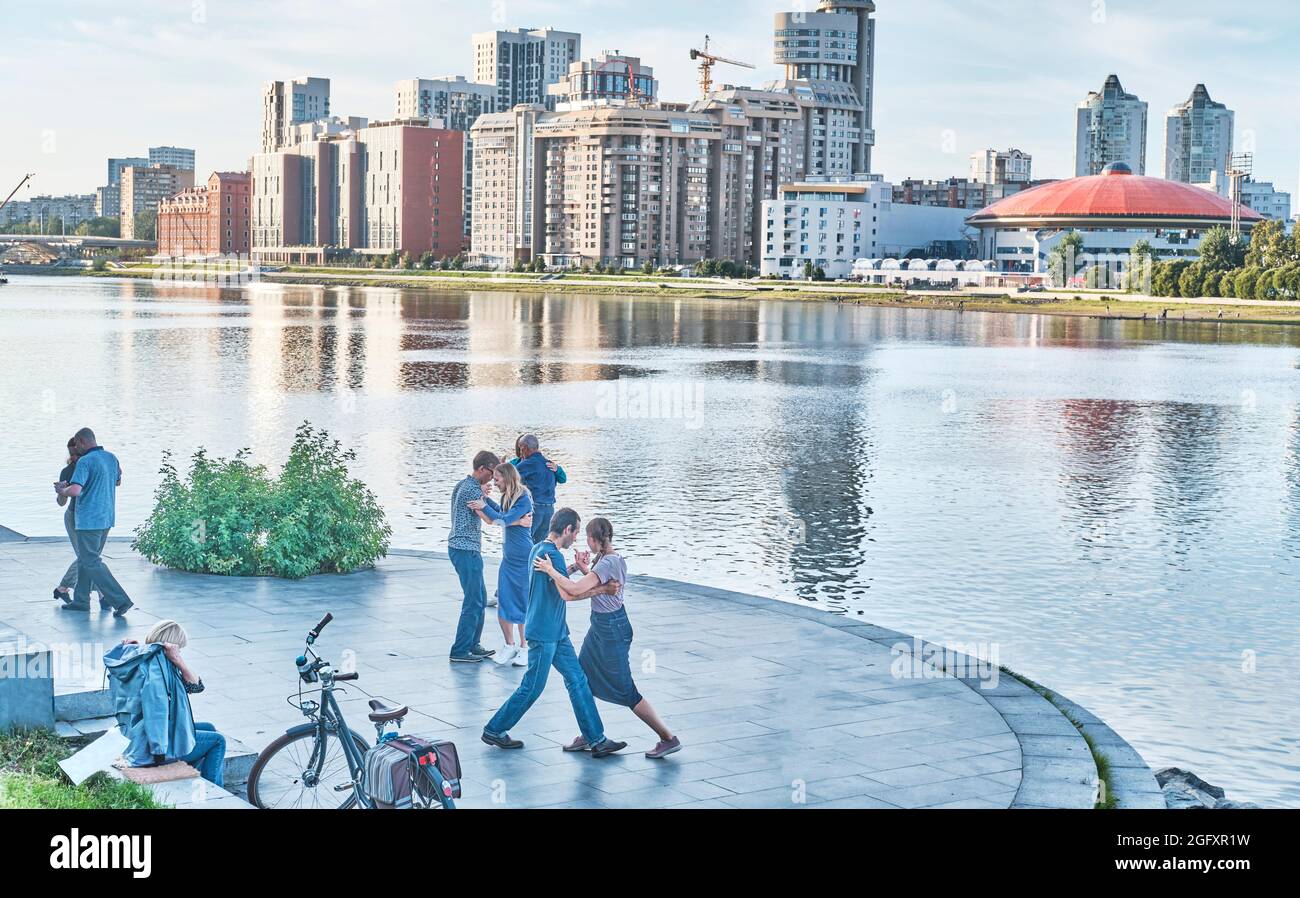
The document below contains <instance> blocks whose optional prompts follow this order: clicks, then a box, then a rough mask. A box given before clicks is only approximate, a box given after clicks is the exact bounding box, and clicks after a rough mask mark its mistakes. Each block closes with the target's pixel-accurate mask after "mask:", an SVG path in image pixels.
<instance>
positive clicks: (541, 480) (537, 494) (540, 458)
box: [515, 452, 563, 632]
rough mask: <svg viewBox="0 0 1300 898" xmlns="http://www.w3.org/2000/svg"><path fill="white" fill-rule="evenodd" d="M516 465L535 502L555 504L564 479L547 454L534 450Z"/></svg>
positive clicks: (520, 477)
mask: <svg viewBox="0 0 1300 898" xmlns="http://www.w3.org/2000/svg"><path fill="white" fill-rule="evenodd" d="M515 467H517V468H518V469H519V479H520V480H522V481H523V482H524V486H526V487H528V492H530V493H532V494H533V502H534V503H536V504H537V505H554V504H555V484H557V483H562V482H563V481H561V480H560V479H559V477H558V476H557V475H556V472H554V471H552V470H551V469H550V468H548V467H546V456H545V455H542V453H540V452H534V453H533V454H532V455H530V456H528V457H527V458H521V459H519V461H518V463H517V464H516V465H515ZM525 632H526V631H525Z"/></svg>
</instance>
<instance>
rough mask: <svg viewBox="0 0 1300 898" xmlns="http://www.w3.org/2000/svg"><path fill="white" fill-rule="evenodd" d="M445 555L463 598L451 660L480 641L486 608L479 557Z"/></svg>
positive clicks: (463, 551) (473, 554)
mask: <svg viewBox="0 0 1300 898" xmlns="http://www.w3.org/2000/svg"><path fill="white" fill-rule="evenodd" d="M447 555H448V556H449V557H450V558H451V566H452V567H454V568H455V569H456V576H457V577H459V578H460V589H461V592H462V593H464V594H465V598H464V600H462V602H461V605H460V623H458V624H457V625H456V640H455V642H453V643H452V644H451V656H452V657H453V658H463V657H465V656H466V655H468V654H469V653H470V652H471V651H472V650H473V649H474V648H475V647H476V646H478V644H479V640H480V639H482V638H483V611H484V609H485V608H487V584H485V583H484V582H483V556H482V555H481V554H479V553H478V552H471V551H469V550H468V549H448V550H447Z"/></svg>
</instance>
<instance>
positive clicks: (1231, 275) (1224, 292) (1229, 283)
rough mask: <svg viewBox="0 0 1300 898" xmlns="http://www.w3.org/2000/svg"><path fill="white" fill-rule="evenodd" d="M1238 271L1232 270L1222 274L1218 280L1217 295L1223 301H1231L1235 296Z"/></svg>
mask: <svg viewBox="0 0 1300 898" xmlns="http://www.w3.org/2000/svg"><path fill="white" fill-rule="evenodd" d="M1239 273H1240V272H1239V270H1238V269H1236V268H1234V269H1232V270H1231V271H1225V272H1223V274H1222V276H1221V277H1220V278H1219V295H1220V296H1222V297H1223V298H1224V299H1232V298H1233V297H1235V296H1236V295H1237V275H1238V274H1239Z"/></svg>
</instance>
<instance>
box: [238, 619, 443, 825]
mask: <svg viewBox="0 0 1300 898" xmlns="http://www.w3.org/2000/svg"><path fill="white" fill-rule="evenodd" d="M333 619H334V615H332V614H329V613H326V615H325V616H324V617H323V618H321V620H320V623H318V624H316V626H315V627H313V628H312V629H311V630H309V631H308V633H307V644H306V648H305V649H304V650H303V653H302V654H301V655H299V656H298V657H297V659H296V660H295V664H296V665H297V668H298V693H297V695H296V696H294V695H290V696H288V698H286V699H285V700H286V701H287V702H288V703H289V704H290V705H292V706H295V707H297V708H298V710H299V711H301V712H302V714H303V716H304V717H306V718H307V719H308V721H309V722H308V723H303V724H299V725H298V726H295V727H290V728H289V730H288V731H287V732H285V734H284V735H283V736H280V737H279V738H277V739H276V740H275V741H274V742H272V743H271V744H270V745H268V746H267V747H266V748H265V749H263V750H262V753H261V754H259V755H258V756H257V760H256V761H255V762H254V763H253V769H252V771H251V772H250V773H249V776H248V800H249V802H250V803H252V804H253V805H254V806H256V807H258V808H263V809H268V808H282V807H293V808H302V807H311V808H322V809H326V808H328V809H336V810H346V809H349V808H353V807H357V806H360V807H362V808H373V807H374V804H373V802H371V800H370V798H369V793H368V792H367V789H366V768H365V755H366V752H367V751H369V750H370V745H369V744H368V743H367V742H366V740H365V739H364V738H363V737H362V736H361V735H360V734H359V733H357V731H356V730H354V729H352V728H351V727H350V726H348V724H347V721H346V720H344V719H343V712H342V710H340V708H339V704H338V701H337V699H335V697H334V693H335V692H336V691H338V690H340V689H343V687H341V686H339V685H338V684H339V683H345V682H351V681H354V680H356V679H358V677H359V676H360V675H359V674H358V673H357V672H355V671H350V672H338V671H335V670H334V668H333V666H332V665H331V664H330V663H329V662H328V661H326V660H325V659H323V658H321V657H320V656H319V655H317V654H316V652H315V651H314V650H313V648H312V646H313V645H315V643H316V640H317V639H319V638H320V632H321V630H323V629H325V626H326V625H327V624H328V623H329V622H330V621H332V620H333ZM304 683H305V684H307V685H309V686H317V685H318V686H319V688H320V701H319V702H318V701H315V700H313V699H310V698H306V697H304V696H303V689H302V687H303V684H304ZM343 691H346V690H345V689H344V690H343ZM369 704H370V714H369V715H368V716H369V718H370V722H371V723H373V724H374V725H375V733H376V736H377V741H376V743H375V744H376V745H379V744H382V743H383V742H386V741H388V740H391V739H395V738H397V737H398V736H399V735H400V729H401V726H402V720H403V719H404V718H405V717H406V715H407V714H408V713H410V709H409V708H408V707H407V706H405V705H403V706H401V707H399V708H393V707H390V706H388V705H385V704H384V703H383V702H381V701H379V699H371V700H370V702H369ZM390 724H391V725H392V729H389V725H390ZM419 770H420V772H421V773H422V774H423V775H424V776H426V777H428V779H427V780H425V779H423V778H421V779H420V780H419V781H417V782H416V783H415V784H414V787H413V789H412V798H413V807H417V808H422V809H424V808H443V809H446V810H451V809H453V808H455V803H454V802H453V801H452V788H451V785H450V784H449V783H448V782H447V780H446V779H445V778H444V776H443V774H442V771H440V770H438V768H437V766H436V765H422V766H420V768H419Z"/></svg>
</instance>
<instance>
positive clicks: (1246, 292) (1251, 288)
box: [1232, 267, 1259, 299]
mask: <svg viewBox="0 0 1300 898" xmlns="http://www.w3.org/2000/svg"><path fill="white" fill-rule="evenodd" d="M1257 280H1259V269H1258V268H1249V267H1248V268H1243V269H1241V271H1239V272H1237V277H1236V278H1235V279H1234V280H1233V283H1232V289H1233V295H1234V296H1237V297H1240V298H1241V299H1252V298H1253V297H1254V296H1255V281H1257Z"/></svg>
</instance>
